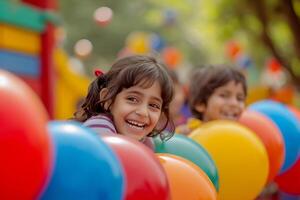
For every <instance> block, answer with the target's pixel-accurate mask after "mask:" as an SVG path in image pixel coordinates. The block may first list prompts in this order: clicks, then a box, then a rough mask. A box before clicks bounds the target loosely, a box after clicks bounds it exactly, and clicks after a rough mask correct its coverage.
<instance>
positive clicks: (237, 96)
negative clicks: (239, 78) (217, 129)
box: [195, 81, 246, 121]
mask: <svg viewBox="0 0 300 200" xmlns="http://www.w3.org/2000/svg"><path fill="white" fill-rule="evenodd" d="M245 98H246V96H245V93H244V90H243V86H242V84H241V83H236V82H235V81H230V82H228V83H227V84H225V85H224V86H221V87H218V88H216V89H215V91H214V92H213V94H212V95H211V96H210V97H209V98H208V100H207V103H206V105H205V104H199V105H196V106H195V108H196V110H197V111H198V112H201V113H203V121H211V120H238V119H239V117H240V116H241V114H242V112H243V110H244V108H245Z"/></svg>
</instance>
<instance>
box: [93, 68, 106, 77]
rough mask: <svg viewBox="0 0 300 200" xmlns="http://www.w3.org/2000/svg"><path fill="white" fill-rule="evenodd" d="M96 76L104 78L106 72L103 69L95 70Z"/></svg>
mask: <svg viewBox="0 0 300 200" xmlns="http://www.w3.org/2000/svg"><path fill="white" fill-rule="evenodd" d="M94 74H95V76H97V77H98V76H102V75H103V74H104V72H103V71H102V70H101V69H95V71H94Z"/></svg>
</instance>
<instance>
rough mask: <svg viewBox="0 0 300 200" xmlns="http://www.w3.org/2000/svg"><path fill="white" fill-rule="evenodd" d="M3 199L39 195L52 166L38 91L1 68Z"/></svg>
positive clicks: (0, 188) (0, 191) (0, 192)
mask: <svg viewBox="0 0 300 200" xmlns="http://www.w3.org/2000/svg"><path fill="white" fill-rule="evenodd" d="M0 94H1V100H0V127H1V128H0V163H1V165H0V177H1V178H0V199H36V198H37V197H38V195H39V193H40V192H41V190H42V188H43V186H44V184H45V183H46V179H47V177H48V175H49V173H50V170H51V162H52V158H53V157H52V144H51V140H50V137H49V135H48V132H47V123H48V116H47V113H46V111H45V109H44V107H43V106H42V104H41V102H40V101H39V99H38V97H37V96H36V94H35V93H34V92H33V91H32V90H31V89H30V88H29V86H27V85H26V84H25V83H24V82H23V81H21V80H20V79H19V78H17V77H16V76H14V75H12V74H10V73H8V72H6V71H3V70H0Z"/></svg>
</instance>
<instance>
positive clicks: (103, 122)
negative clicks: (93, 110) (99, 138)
mask: <svg viewBox="0 0 300 200" xmlns="http://www.w3.org/2000/svg"><path fill="white" fill-rule="evenodd" d="M83 125H84V126H86V127H89V128H91V129H93V130H94V131H96V132H97V133H110V134H111V133H117V131H116V128H115V126H114V124H113V121H112V119H111V117H109V116H108V115H105V114H99V115H96V116H92V117H91V118H89V119H88V120H86V121H85V122H84V123H83Z"/></svg>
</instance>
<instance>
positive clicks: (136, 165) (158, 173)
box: [101, 134, 170, 200]
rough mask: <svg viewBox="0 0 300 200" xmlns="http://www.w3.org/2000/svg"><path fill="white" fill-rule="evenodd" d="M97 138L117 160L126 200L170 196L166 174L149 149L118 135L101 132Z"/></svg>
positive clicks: (165, 197)
mask: <svg viewBox="0 0 300 200" xmlns="http://www.w3.org/2000/svg"><path fill="white" fill-rule="evenodd" d="M101 138H102V139H103V141H104V142H105V143H107V144H108V145H109V146H110V147H111V148H112V149H113V150H114V151H115V153H116V154H117V156H118V157H119V159H120V160H121V163H122V166H123V168H124V171H125V177H126V189H125V190H126V191H125V199H126V200H141V199H143V200H153V199H155V200H166V199H170V188H169V183H168V179H167V175H166V174H165V171H164V169H163V167H162V166H161V164H160V162H159V160H158V158H157V157H156V155H155V154H154V153H153V152H152V151H151V149H149V148H148V147H146V146H145V145H143V144H142V143H139V142H137V141H135V140H133V139H130V138H125V137H124V136H122V135H117V134H116V135H101Z"/></svg>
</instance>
